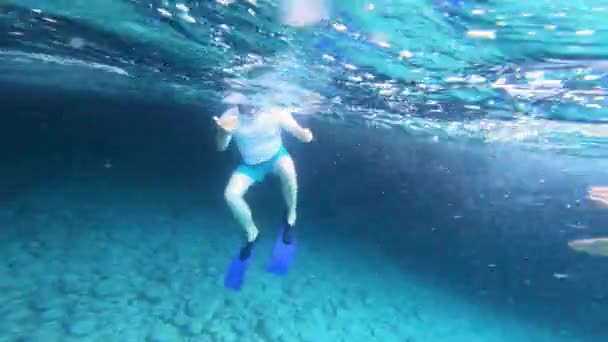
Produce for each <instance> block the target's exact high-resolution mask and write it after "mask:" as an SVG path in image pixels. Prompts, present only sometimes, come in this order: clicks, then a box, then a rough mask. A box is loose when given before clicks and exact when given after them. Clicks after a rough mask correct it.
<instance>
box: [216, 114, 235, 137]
mask: <svg viewBox="0 0 608 342" xmlns="http://www.w3.org/2000/svg"><path fill="white" fill-rule="evenodd" d="M213 121H215V124H216V125H217V127H219V128H220V129H221V130H223V131H225V132H226V133H232V132H234V130H235V129H236V126H237V125H238V124H239V120H238V117H237V116H236V115H231V114H228V115H222V116H221V117H219V118H218V117H217V116H214V117H213Z"/></svg>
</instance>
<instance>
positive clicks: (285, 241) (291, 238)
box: [267, 222, 296, 276]
mask: <svg viewBox="0 0 608 342" xmlns="http://www.w3.org/2000/svg"><path fill="white" fill-rule="evenodd" d="M295 254H296V236H295V231H294V228H293V227H292V226H290V225H289V224H287V222H285V223H284V224H283V228H282V229H281V232H280V234H279V236H278V238H277V241H276V243H275V245H274V250H273V251H272V258H271V259H270V265H268V269H267V270H268V272H270V273H274V274H276V275H280V276H282V275H286V274H287V271H288V269H289V265H290V264H291V262H292V261H293V258H294V256H295Z"/></svg>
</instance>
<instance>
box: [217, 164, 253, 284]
mask: <svg viewBox="0 0 608 342" xmlns="http://www.w3.org/2000/svg"><path fill="white" fill-rule="evenodd" d="M253 183H254V180H253V179H252V178H251V177H249V176H247V175H245V174H243V173H240V172H235V173H233V174H232V177H231V178H230V181H229V182H228V185H227V186H226V191H225V192H224V197H225V198H226V202H227V203H228V207H229V208H230V210H231V211H232V214H233V215H234V217H235V218H236V219H237V221H239V223H240V224H241V226H242V227H243V228H245V230H246V231H247V243H246V244H245V246H243V247H242V248H241V250H240V251H239V253H238V254H237V255H236V256H235V257H234V258H233V259H232V261H231V262H230V265H229V266H228V270H227V271H226V275H225V276H224V286H225V287H226V288H229V289H233V290H236V291H238V290H240V289H241V286H242V285H243V281H244V280H245V273H246V272H247V269H248V267H249V262H250V260H251V254H252V252H253V246H254V243H255V240H256V239H257V236H258V229H257V228H256V226H255V224H254V223H253V219H252V215H251V210H250V209H249V206H248V205H247V202H245V199H244V198H243V197H244V195H245V193H246V192H247V189H249V187H250V186H251V185H252V184H253Z"/></svg>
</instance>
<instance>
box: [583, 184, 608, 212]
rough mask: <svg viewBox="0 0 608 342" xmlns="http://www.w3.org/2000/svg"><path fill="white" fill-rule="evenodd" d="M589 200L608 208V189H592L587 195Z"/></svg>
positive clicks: (602, 187)
mask: <svg viewBox="0 0 608 342" xmlns="http://www.w3.org/2000/svg"><path fill="white" fill-rule="evenodd" d="M587 198H588V199H589V200H590V201H593V202H595V203H597V204H599V205H601V206H604V207H608V187H606V186H596V187H592V188H591V189H589V191H588V193H587Z"/></svg>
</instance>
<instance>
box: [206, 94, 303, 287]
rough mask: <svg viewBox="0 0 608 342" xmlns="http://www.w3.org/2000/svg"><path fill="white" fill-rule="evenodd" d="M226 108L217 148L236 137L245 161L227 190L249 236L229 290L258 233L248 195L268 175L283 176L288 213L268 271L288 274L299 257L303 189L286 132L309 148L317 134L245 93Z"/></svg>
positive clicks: (231, 272)
mask: <svg viewBox="0 0 608 342" xmlns="http://www.w3.org/2000/svg"><path fill="white" fill-rule="evenodd" d="M224 103H226V104H228V105H229V106H230V108H229V109H228V110H226V111H225V112H224V113H223V114H222V115H221V116H220V117H219V118H218V117H214V120H215V122H216V124H217V127H218V134H217V147H218V149H219V150H220V151H225V150H226V149H227V148H228V145H229V144H230V142H231V140H232V138H233V137H234V140H235V143H236V146H237V148H238V150H239V152H240V154H241V157H242V160H243V161H242V163H241V164H240V165H239V166H238V167H237V168H236V170H235V171H234V172H233V174H232V176H231V177H230V180H229V181H228V185H227V186H226V189H225V191H224V197H225V199H226V202H227V204H228V207H229V208H230V210H231V211H232V214H233V216H234V217H235V219H236V220H237V221H238V223H239V224H240V225H241V226H242V227H243V229H244V230H245V231H246V232H247V242H246V243H245V245H244V246H243V247H242V249H241V250H240V253H239V254H238V255H237V256H236V257H235V258H234V259H233V260H232V263H231V264H230V266H229V268H228V271H227V273H226V276H225V279H224V285H225V286H226V287H228V288H231V289H235V290H238V289H240V287H241V285H242V282H243V279H244V276H245V272H246V270H247V266H248V264H249V261H250V258H251V254H252V250H253V247H254V243H255V242H256V240H257V238H258V234H259V231H258V228H257V227H256V225H255V223H254V221H253V218H252V213H251V210H250V208H249V206H248V204H247V203H246V202H245V199H244V195H245V193H246V192H247V190H248V189H249V187H250V186H251V185H253V184H255V183H259V182H262V181H263V180H264V178H265V177H266V175H267V174H269V173H272V174H274V175H276V176H278V177H279V179H280V181H281V187H282V192H283V199H284V201H285V206H286V212H285V222H284V225H283V228H282V230H281V233H280V235H279V238H278V240H277V243H276V244H275V248H274V251H273V256H272V259H271V262H270V266H269V269H268V270H269V271H270V272H272V273H275V274H285V273H286V272H287V267H288V266H289V263H290V262H291V260H292V258H293V256H294V254H295V234H294V225H295V222H296V216H297V212H296V210H297V193H298V184H297V178H296V170H295V166H294V162H293V160H292V158H291V156H290V154H289V152H288V151H287V150H286V149H285V147H284V146H283V141H282V137H281V133H282V132H283V131H286V132H288V133H290V134H291V135H293V136H294V137H296V138H297V139H299V140H300V141H302V142H305V143H310V142H311V141H312V139H313V135H312V132H311V131H310V130H309V129H306V128H303V127H301V126H300V125H299V124H298V122H297V121H296V120H295V119H294V118H293V116H292V113H291V112H290V111H288V110H284V109H281V108H273V109H261V108H260V107H259V106H257V105H256V104H255V103H253V102H252V100H251V99H250V98H248V97H247V96H245V95H243V94H240V93H234V94H232V95H231V96H229V97H227V98H226V99H224Z"/></svg>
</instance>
